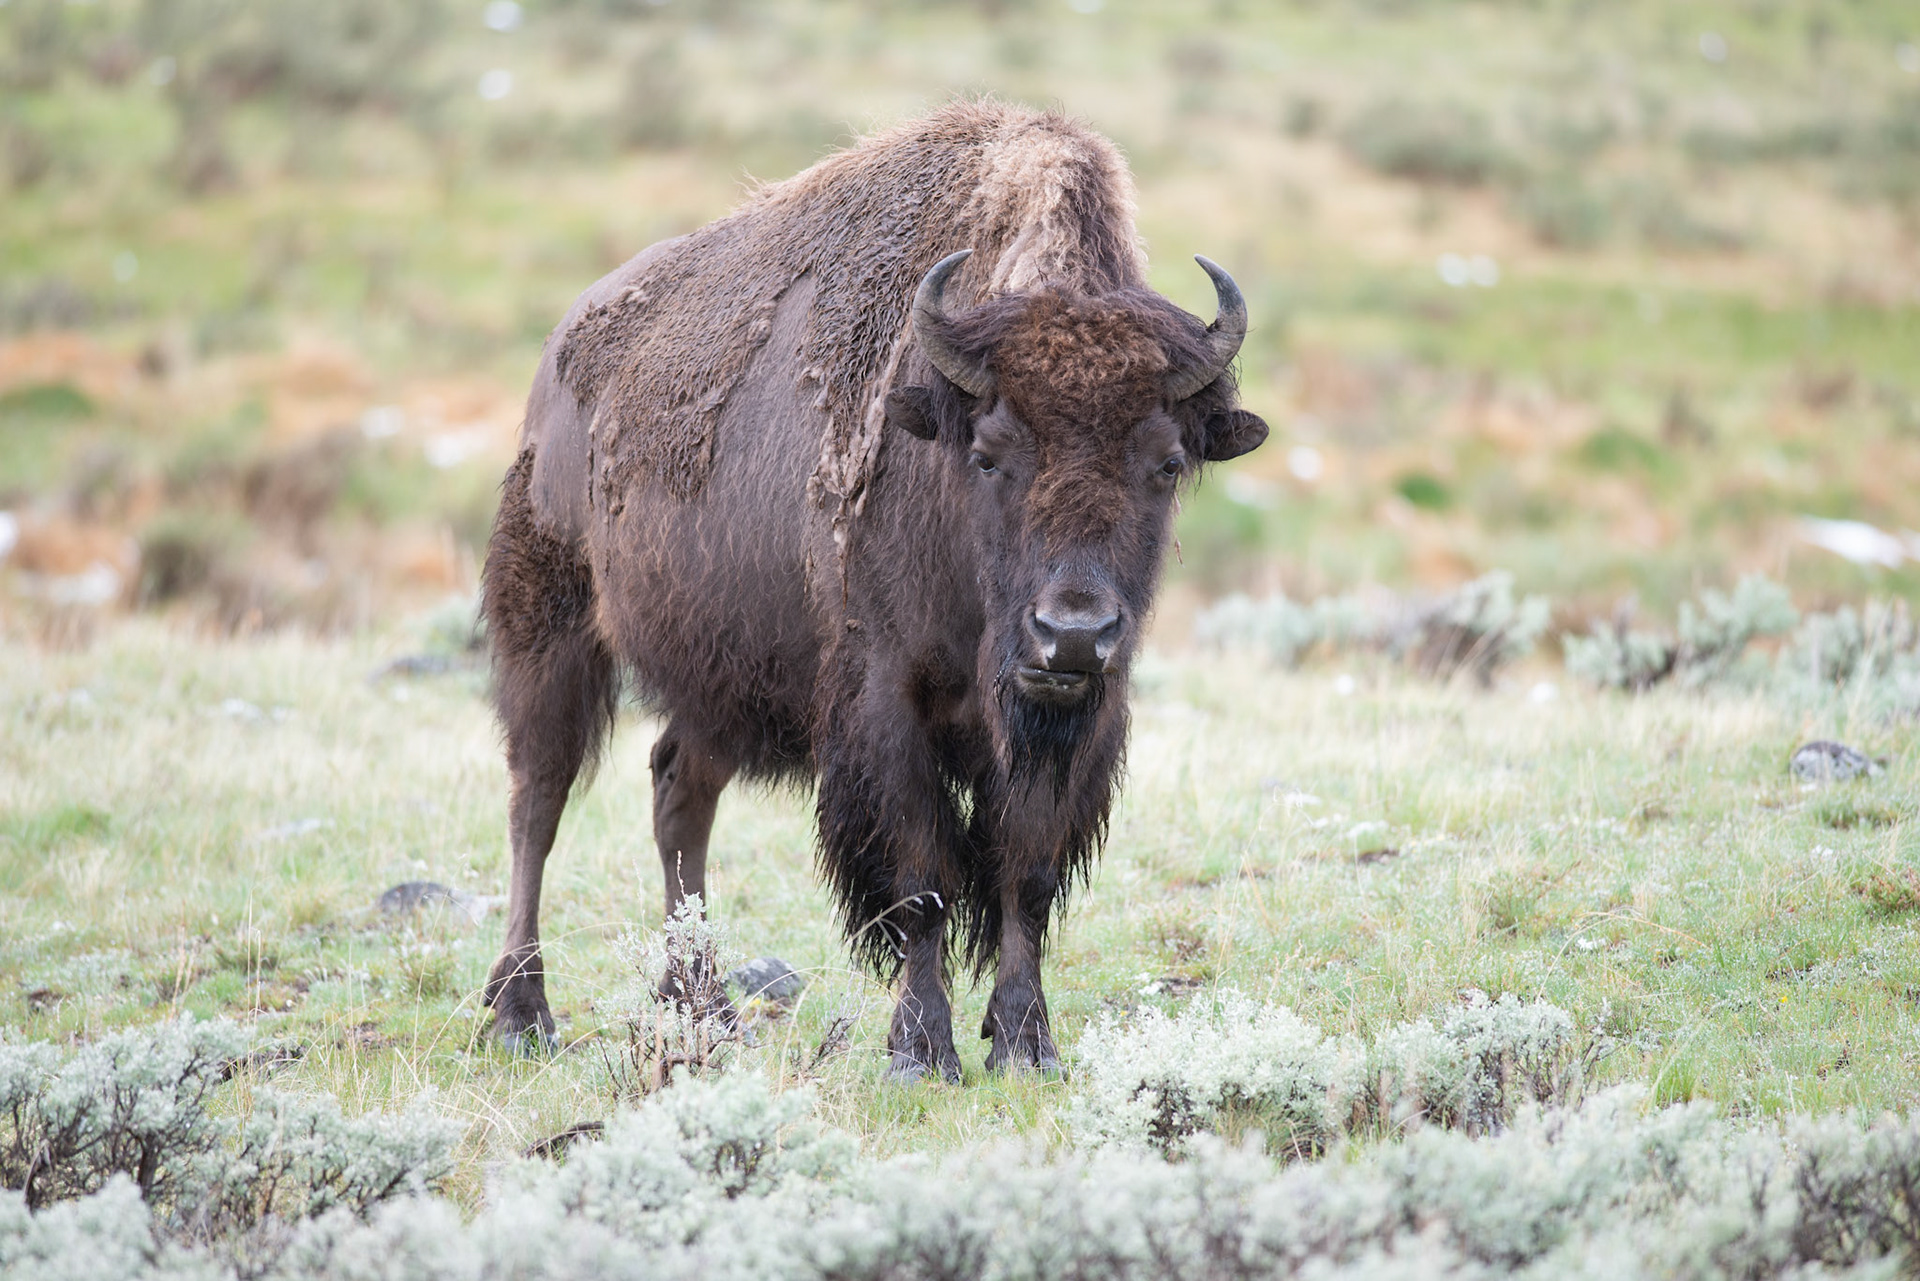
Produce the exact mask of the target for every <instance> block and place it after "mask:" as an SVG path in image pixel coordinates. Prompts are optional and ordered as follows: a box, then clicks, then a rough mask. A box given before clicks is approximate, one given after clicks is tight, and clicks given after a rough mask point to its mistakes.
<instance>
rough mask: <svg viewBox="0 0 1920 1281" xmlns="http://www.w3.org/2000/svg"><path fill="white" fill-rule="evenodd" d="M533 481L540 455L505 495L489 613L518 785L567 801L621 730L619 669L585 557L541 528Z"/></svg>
mask: <svg viewBox="0 0 1920 1281" xmlns="http://www.w3.org/2000/svg"><path fill="white" fill-rule="evenodd" d="M532 474H533V451H532V450H531V449H526V450H523V451H522V452H521V454H520V457H519V458H518V459H516V460H515V461H514V464H513V466H512V468H511V469H509V470H508V472H507V478H506V481H505V483H504V484H503V485H502V486H501V493H500V511H499V514H498V515H497V516H495V517H494V522H493V536H492V538H491V539H490V540H489V541H488V543H487V564H486V569H485V570H484V571H483V573H482V575H481V610H482V612H483V613H484V614H485V616H486V622H487V636H488V639H489V641H490V642H491V646H492V650H493V700H494V706H495V709H496V710H497V711H498V712H499V715H500V724H501V728H502V729H503V730H504V731H505V733H506V739H507V763H508V767H509V768H510V769H511V770H512V771H513V774H514V776H515V781H516V784H518V783H521V782H534V781H537V782H539V783H542V784H545V785H547V786H554V785H557V786H558V787H559V788H560V789H562V790H561V795H563V796H564V795H565V789H566V788H568V787H571V786H572V784H573V782H574V780H575V779H576V778H577V777H580V776H581V775H582V774H583V773H584V774H585V775H586V776H588V777H591V775H592V772H593V767H594V765H595V763H596V762H597V761H598V759H599V756H600V749H601V748H602V747H603V746H605V744H606V741H607V736H608V735H609V734H610V733H611V732H612V730H613V722H614V714H615V712H616V710H617V709H618V707H619V699H620V680H619V669H618V665H617V664H616V663H615V661H614V658H613V654H612V652H611V651H610V650H608V648H607V645H606V642H605V641H604V640H602V639H601V637H600V634H599V632H598V630H597V629H596V628H595V627H594V588H593V571H592V568H591V566H590V565H588V563H587V559H586V556H585V554H584V553H583V551H582V549H581V548H580V547H578V546H577V545H575V544H573V543H571V542H568V541H566V540H564V539H561V538H558V537H556V536H554V535H553V534H552V533H550V532H548V531H546V530H543V529H541V528H540V527H539V525H538V524H537V523H536V522H535V520H534V515H533V505H532V502H531V501H530V500H529V498H528V493H527V489H528V483H529V481H530V479H531V477H532Z"/></svg>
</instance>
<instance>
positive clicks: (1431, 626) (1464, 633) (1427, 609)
mask: <svg viewBox="0 0 1920 1281" xmlns="http://www.w3.org/2000/svg"><path fill="white" fill-rule="evenodd" d="M1549 614H1550V611H1549V609H1548V606H1547V601H1546V598H1544V597H1541V596H1527V597H1524V598H1521V597H1516V596H1515V595H1514V592H1513V575H1512V574H1509V573H1507V572H1506V571H1505V570H1495V571H1493V572H1492V573H1489V574H1483V575H1482V576H1481V577H1479V578H1476V579H1474V580H1473V581H1472V582H1470V583H1466V584H1463V585H1462V586H1460V587H1458V588H1456V589H1455V590H1454V591H1452V592H1450V593H1448V594H1447V595H1445V596H1442V597H1440V598H1438V599H1437V600H1430V601H1425V602H1420V601H1408V600H1401V599H1397V598H1395V597H1393V596H1391V595H1389V594H1386V593H1378V594H1361V593H1352V594H1348V595H1344V596H1323V597H1320V598H1319V599H1317V600H1315V601H1313V602H1311V603H1308V604H1302V603H1300V602H1297V601H1293V600H1290V599H1288V598H1287V596H1286V595H1285V594H1275V595H1273V596H1269V597H1267V598H1265V599H1264V600H1255V599H1253V598H1252V597H1249V596H1245V595H1241V594H1238V593H1236V594H1234V595H1231V596H1226V597H1223V598H1222V599H1220V600H1219V601H1217V602H1216V603H1215V604H1214V605H1212V606H1211V607H1210V608H1208V609H1206V610H1204V611H1202V612H1201V614H1200V616H1199V617H1198V618H1197V619H1195V620H1194V637H1195V639H1196V640H1198V641H1199V642H1200V643H1201V644H1203V645H1211V646H1215V647H1219V648H1236V647H1237V648H1246V649H1251V650H1254V651H1256V652H1259V653H1263V654H1265V655H1266V656H1267V657H1268V658H1270V659H1271V660H1272V661H1273V662H1274V663H1276V664H1278V665H1279V666H1282V667H1293V666H1296V665H1297V664H1298V663H1299V662H1300V661H1301V659H1303V658H1304V657H1306V656H1307V655H1308V654H1309V653H1311V652H1312V651H1314V650H1315V649H1324V650H1327V651H1330V652H1334V653H1339V652H1342V651H1345V650H1350V649H1360V648H1370V649H1384V650H1386V651H1387V652H1388V653H1389V654H1391V655H1393V656H1394V657H1395V658H1400V659H1410V660H1411V661H1412V662H1413V663H1414V665H1415V666H1416V667H1417V668H1418V669H1419V670H1420V671H1421V672H1423V673H1425V674H1427V675H1430V676H1438V677H1441V678H1443V679H1444V678H1446V677H1449V676H1452V675H1453V674H1455V673H1456V672H1463V671H1464V672H1468V673H1471V674H1472V675H1473V676H1475V677H1476V678H1477V679H1479V680H1481V681H1483V682H1484V681H1486V680H1489V679H1491V677H1492V675H1493V673H1494V672H1495V671H1497V670H1498V669H1499V668H1501V667H1503V666H1505V665H1506V664H1507V663H1510V662H1512V661H1513V660H1514V659H1517V658H1521V657H1524V656H1525V655H1526V654H1528V653H1529V652H1531V651H1532V649H1533V646H1534V644H1535V643H1536V642H1537V641H1538V640H1539V638H1540V635H1541V634H1542V633H1543V632H1544V631H1545V630H1546V626H1547V622H1548V618H1549Z"/></svg>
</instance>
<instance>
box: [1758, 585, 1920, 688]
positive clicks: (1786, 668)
mask: <svg viewBox="0 0 1920 1281" xmlns="http://www.w3.org/2000/svg"><path fill="white" fill-rule="evenodd" d="M1779 670H1780V673H1781V675H1782V676H1784V677H1787V678H1789V679H1793V678H1797V679H1801V680H1804V681H1806V682H1808V683H1810V684H1813V685H1818V686H1847V685H1856V684H1866V683H1868V682H1870V681H1876V680H1884V679H1886V678H1888V677H1897V676H1906V675H1911V674H1920V627H1916V626H1915V624H1914V621H1913V616H1912V615H1911V614H1910V613H1908V611H1907V603H1906V602H1905V601H1884V600H1870V601H1868V602H1867V603H1866V605H1865V606H1863V607H1862V608H1861V609H1860V610H1859V611H1857V612H1856V611H1855V610H1854V608H1853V607H1852V606H1851V605H1842V606H1841V607H1840V608H1839V609H1837V610H1834V611H1833V612H1832V613H1821V614H1808V615H1807V616H1806V617H1805V618H1804V619H1802V620H1801V623H1800V626H1799V628H1798V630H1796V631H1795V632H1794V634H1793V639H1792V641H1791V642H1789V644H1788V645H1787V646H1786V647H1785V648H1784V649H1782V650H1781V651H1780V658H1779Z"/></svg>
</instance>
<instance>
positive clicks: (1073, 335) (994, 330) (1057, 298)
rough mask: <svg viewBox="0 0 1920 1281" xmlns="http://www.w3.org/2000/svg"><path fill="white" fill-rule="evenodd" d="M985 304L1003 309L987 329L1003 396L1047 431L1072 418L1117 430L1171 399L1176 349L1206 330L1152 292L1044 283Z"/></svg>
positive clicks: (991, 360)
mask: <svg viewBox="0 0 1920 1281" xmlns="http://www.w3.org/2000/svg"><path fill="white" fill-rule="evenodd" d="M982 310H983V311H987V310H991V311H997V312H1000V313H1001V314H1000V315H997V316H994V317H992V318H991V320H992V322H993V323H990V325H989V326H986V327H987V328H989V329H990V330H991V332H990V333H985V334H981V335H980V337H981V338H983V339H986V344H985V345H986V346H987V350H988V354H987V360H988V363H989V365H990V366H991V368H992V369H993V372H994V375H995V380H996V383H997V385H998V387H999V389H1000V392H1001V394H1002V395H1003V396H1004V397H1005V398H1006V400H1007V402H1008V404H1009V405H1010V406H1011V407H1012V408H1013V410H1014V412H1015V413H1017V414H1019V415H1020V417H1021V418H1022V419H1023V420H1024V421H1025V422H1027V423H1028V424H1029V425H1030V426H1031V427H1033V428H1034V429H1035V430H1036V431H1038V432H1041V433H1045V434H1050V433H1049V429H1050V428H1051V429H1056V430H1057V429H1059V428H1061V427H1066V426H1068V425H1069V424H1072V425H1077V426H1083V427H1105V428H1108V429H1111V428H1114V427H1116V426H1120V425H1131V424H1132V423H1135V422H1138V421H1139V420H1140V419H1142V418H1144V417H1146V416H1147V415H1148V414H1150V413H1152V412H1153V410H1154V409H1155V408H1157V407H1158V406H1159V404H1160V403H1161V401H1162V400H1163V399H1164V397H1165V386H1166V378H1167V370H1168V368H1169V366H1170V363H1171V359H1172V355H1173V353H1174V352H1178V351H1181V350H1183V349H1185V348H1188V347H1190V346H1191V345H1192V344H1193V342H1194V334H1195V333H1197V331H1198V330H1199V329H1200V325H1199V322H1198V321H1196V320H1195V319H1194V318H1193V317H1191V316H1188V315H1186V314H1185V313H1184V312H1181V311H1179V310H1178V309H1177V308H1175V307H1174V306H1173V305H1172V304H1170V303H1168V302H1167V301H1166V300H1165V299H1164V298H1161V297H1159V296H1158V295H1156V294H1153V293H1150V292H1148V291H1146V290H1125V291H1122V292H1119V293H1114V294H1108V295H1104V296H1100V297H1086V296H1076V295H1072V294H1068V293H1064V292H1058V291H1054V290H1046V291H1042V292H1039V293H1035V294H1030V295H1026V296H1025V297H1021V298H1010V299H1004V300H1002V301H1001V302H1000V303H999V304H989V306H988V307H987V308H983V309H982ZM982 319H987V318H986V317H983V318H982ZM1183 331H1188V332H1183Z"/></svg>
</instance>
